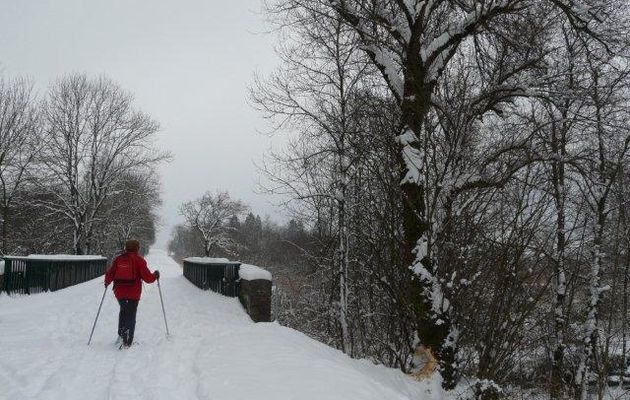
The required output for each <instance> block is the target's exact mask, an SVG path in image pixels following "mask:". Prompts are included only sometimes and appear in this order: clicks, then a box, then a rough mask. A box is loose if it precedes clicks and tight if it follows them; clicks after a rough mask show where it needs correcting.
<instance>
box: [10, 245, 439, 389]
mask: <svg viewBox="0 0 630 400" xmlns="http://www.w3.org/2000/svg"><path fill="white" fill-rule="evenodd" d="M147 261H148V262H149V265H150V268H151V269H152V270H153V269H159V270H160V272H161V273H162V278H161V285H162V292H163V295H164V302H165V307H166V313H167V317H168V322H169V329H170V331H171V337H170V338H169V339H166V337H165V329H164V321H163V319H162V312H161V308H160V299H159V294H158V290H157V286H156V285H144V289H143V296H142V300H141V301H140V305H139V307H138V322H137V327H136V338H135V339H136V341H137V342H138V345H134V346H132V347H131V348H130V349H129V350H126V351H119V350H117V348H116V347H115V346H114V341H115V339H116V324H117V315H118V304H117V303H116V300H115V298H114V296H113V294H112V293H111V290H110V291H108V294H107V296H106V298H105V303H104V305H103V310H102V312H101V316H100V318H99V321H98V325H97V327H96V331H95V333H94V338H93V339H92V345H91V346H90V347H88V346H87V345H86V342H87V339H88V336H89V333H90V329H91V326H92V322H93V320H94V316H95V313H96V310H97V308H98V302H99V301H100V298H101V296H102V291H103V286H102V280H101V279H100V278H99V279H95V280H93V281H90V282H87V283H84V284H81V285H77V286H74V287H71V288H67V289H64V290H61V291H58V292H54V293H43V294H37V295H33V296H15V297H8V296H6V295H1V296H0V327H1V331H0V399H12V400H13V399H45V400H53V399H60V400H61V399H63V400H73V399H81V400H84V399H169V400H172V399H178V400H179V399H182V400H185V399H216V400H221V399H230V400H238V399H256V400H265V399H274V400H282V399H300V400H310V399H317V400H325V399H339V400H352V399H366V400H372V399H374V400H376V399H378V400H381V399H391V400H396V399H414V400H417V399H430V398H439V397H438V396H439V393H440V390H439V388H437V387H429V386H427V384H420V383H417V382H415V381H413V380H411V379H409V378H407V377H406V376H404V375H403V374H401V373H400V372H398V371H395V370H392V369H388V368H384V367H380V366H375V365H372V364H371V363H369V362H367V361H362V360H351V359H349V358H348V357H346V356H345V355H343V354H342V353H340V352H339V351H336V350H334V349H331V348H329V347H327V346H325V345H323V344H321V343H318V342H316V341H314V340H311V339H310V338H308V337H306V336H305V335H303V334H301V333H299V332H297V331H294V330H292V329H288V328H285V327H282V326H279V325H277V324H275V323H267V324H265V323H259V324H254V323H253V322H251V320H250V319H249V317H248V316H247V315H246V314H245V313H244V311H243V310H242V308H241V306H240V304H239V303H238V300H237V299H233V298H226V297H223V296H220V295H217V294H215V293H212V292H204V291H201V290H199V289H197V288H196V287H195V286H193V285H192V284H190V283H189V282H188V281H187V280H186V279H185V278H184V277H183V276H182V274H181V268H180V267H179V265H178V264H177V263H175V262H174V261H173V260H172V259H171V258H169V257H168V256H167V255H166V253H165V252H163V251H160V250H152V251H151V252H150V253H149V254H148V256H147Z"/></svg>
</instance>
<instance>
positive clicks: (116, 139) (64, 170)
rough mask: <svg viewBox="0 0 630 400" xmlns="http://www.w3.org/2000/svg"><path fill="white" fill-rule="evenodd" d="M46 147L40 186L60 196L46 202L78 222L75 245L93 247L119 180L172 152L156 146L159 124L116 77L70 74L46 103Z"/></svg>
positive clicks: (82, 248)
mask: <svg viewBox="0 0 630 400" xmlns="http://www.w3.org/2000/svg"><path fill="white" fill-rule="evenodd" d="M44 117H45V124H46V126H45V130H44V137H43V143H44V145H45V151H44V152H43V153H42V157H41V160H40V166H41V169H40V172H41V174H42V175H43V179H40V180H39V182H40V187H41V188H42V189H44V190H45V191H46V192H48V193H50V194H51V195H52V196H53V198H54V200H52V201H43V202H42V203H41V206H42V207H44V208H45V209H46V210H48V211H49V212H50V213H53V214H60V215H63V216H64V217H65V219H66V220H67V221H68V222H69V223H71V225H72V227H73V250H74V251H75V252H76V253H77V254H82V253H84V252H86V251H87V252H89V251H91V249H92V247H93V243H92V240H93V238H94V234H95V232H94V227H95V223H96V222H97V221H98V220H99V219H100V218H102V211H103V205H104V203H105V201H106V200H107V199H108V197H110V196H112V195H117V192H116V190H115V189H116V182H117V181H118V179H120V177H123V176H125V175H126V174H127V173H129V172H131V171H134V170H148V171H151V170H152V169H153V168H154V167H155V165H156V164H157V163H159V162H161V161H163V160H165V159H166V158H168V154H165V153H159V152H157V151H156V150H155V149H154V148H153V140H154V138H155V134H156V132H157V131H158V128H159V127H158V124H157V122H155V121H154V120H152V119H151V118H150V117H149V116H148V115H147V114H144V113H142V112H140V111H137V110H136V109H135V108H134V107H133V96H132V95H131V94H130V93H128V92H125V91H124V90H123V89H122V88H120V87H119V86H118V85H117V84H116V83H114V82H113V81H111V80H109V79H107V78H105V77H99V78H94V79H92V78H88V77H87V76H85V75H81V74H74V75H67V76H65V77H63V78H60V79H59V80H57V81H56V82H55V83H54V84H53V86H52V87H51V89H50V91H49V94H48V99H47V101H46V103H45V104H44Z"/></svg>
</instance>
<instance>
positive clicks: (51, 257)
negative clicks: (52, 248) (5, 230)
mask: <svg viewBox="0 0 630 400" xmlns="http://www.w3.org/2000/svg"><path fill="white" fill-rule="evenodd" d="M10 257H11V258H17V259H26V258H30V259H34V260H54V261H93V260H105V259H106V258H105V257H103V256H94V255H83V256H77V255H74V254H30V255H28V256H26V257H14V256H10Z"/></svg>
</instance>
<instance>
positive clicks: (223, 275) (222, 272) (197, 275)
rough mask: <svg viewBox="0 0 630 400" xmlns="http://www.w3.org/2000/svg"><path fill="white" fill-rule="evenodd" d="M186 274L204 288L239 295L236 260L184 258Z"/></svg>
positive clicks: (237, 264)
mask: <svg viewBox="0 0 630 400" xmlns="http://www.w3.org/2000/svg"><path fill="white" fill-rule="evenodd" d="M183 261H184V276H185V277H186V279H188V280H189V281H190V282H192V283H193V284H194V285H195V286H197V287H198V288H200V289H203V290H212V291H213V292H217V293H220V294H222V295H225V296H229V297H236V296H238V281H239V278H238V269H239V267H240V265H241V263H239V262H235V261H203V260H201V259H198V260H194V261H192V260H191V259H184V260H183Z"/></svg>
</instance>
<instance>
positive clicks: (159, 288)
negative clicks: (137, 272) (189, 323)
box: [157, 278, 170, 337]
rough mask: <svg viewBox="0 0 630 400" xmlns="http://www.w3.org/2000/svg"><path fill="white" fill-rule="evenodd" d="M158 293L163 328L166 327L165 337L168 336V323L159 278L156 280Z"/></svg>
mask: <svg viewBox="0 0 630 400" xmlns="http://www.w3.org/2000/svg"><path fill="white" fill-rule="evenodd" d="M157 281H158V291H159V292H160V303H161V304H162V315H164V326H165V327H166V337H169V336H170V333H168V323H167V322H166V311H164V299H163V298H162V288H161V287H160V278H158V280H157Z"/></svg>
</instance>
